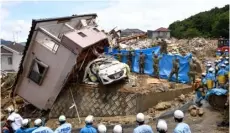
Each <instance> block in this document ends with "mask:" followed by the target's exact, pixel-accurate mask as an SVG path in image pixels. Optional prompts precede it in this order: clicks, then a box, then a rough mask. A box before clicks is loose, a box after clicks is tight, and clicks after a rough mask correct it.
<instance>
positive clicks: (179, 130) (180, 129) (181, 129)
mask: <svg viewBox="0 0 230 133" xmlns="http://www.w3.org/2000/svg"><path fill="white" fill-rule="evenodd" d="M183 118H184V113H183V112H182V111H181V110H176V111H175V112H174V120H175V122H177V123H178V124H177V125H176V128H175V129H174V131H173V133H191V130H190V127H189V125H188V124H186V123H184V122H183Z"/></svg>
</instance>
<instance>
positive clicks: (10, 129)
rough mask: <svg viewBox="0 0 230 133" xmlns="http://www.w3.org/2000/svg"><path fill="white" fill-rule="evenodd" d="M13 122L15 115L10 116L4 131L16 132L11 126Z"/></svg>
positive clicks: (5, 132)
mask: <svg viewBox="0 0 230 133" xmlns="http://www.w3.org/2000/svg"><path fill="white" fill-rule="evenodd" d="M13 122H14V117H13V116H9V117H8V118H7V120H6V122H5V123H4V125H3V127H2V133H14V130H13V128H12V126H11V125H12V123H13Z"/></svg>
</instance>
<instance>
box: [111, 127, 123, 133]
mask: <svg viewBox="0 0 230 133" xmlns="http://www.w3.org/2000/svg"><path fill="white" fill-rule="evenodd" d="M113 133H122V127H121V125H116V126H114V128H113Z"/></svg>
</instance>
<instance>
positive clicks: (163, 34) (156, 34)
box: [147, 27, 170, 39]
mask: <svg viewBox="0 0 230 133" xmlns="http://www.w3.org/2000/svg"><path fill="white" fill-rule="evenodd" d="M147 34H148V38H152V39H156V38H164V39H167V38H170V30H169V29H167V28H163V27H161V28H158V29H156V30H154V31H151V30H148V31H147Z"/></svg>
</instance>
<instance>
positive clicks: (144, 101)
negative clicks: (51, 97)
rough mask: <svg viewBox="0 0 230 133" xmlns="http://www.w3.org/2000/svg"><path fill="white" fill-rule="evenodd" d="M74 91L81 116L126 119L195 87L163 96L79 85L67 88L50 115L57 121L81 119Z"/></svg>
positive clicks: (164, 93) (163, 94) (162, 94)
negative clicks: (65, 118)
mask: <svg viewBox="0 0 230 133" xmlns="http://www.w3.org/2000/svg"><path fill="white" fill-rule="evenodd" d="M70 88H71V90H72V92H73V95H74V100H75V102H76V105H77V108H78V112H79V115H80V116H81V117H84V116H87V115H89V114H91V115H94V116H97V117H102V116H123V115H124V116H125V115H135V114H136V113H138V112H143V111H146V110H147V109H148V108H150V107H153V106H154V105H156V104H157V103H158V102H159V101H169V100H173V99H174V98H175V97H178V96H179V95H181V94H187V93H189V92H191V91H192V89H191V88H182V89H177V90H170V91H168V92H161V93H148V94H139V93H132V92H120V91H117V88H116V87H115V86H114V88H112V87H109V88H105V87H86V86H76V87H68V88H67V89H63V90H62V91H61V93H60V94H59V96H58V98H57V100H56V101H55V103H54V105H53V108H52V109H51V111H50V114H49V116H50V117H51V118H57V117H59V116H60V115H61V114H64V115H65V116H66V117H70V118H71V117H77V113H76V110H75V108H74V107H73V108H71V109H70V107H71V106H72V105H73V103H74V102H73V100H72V97H71V93H70Z"/></svg>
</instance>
